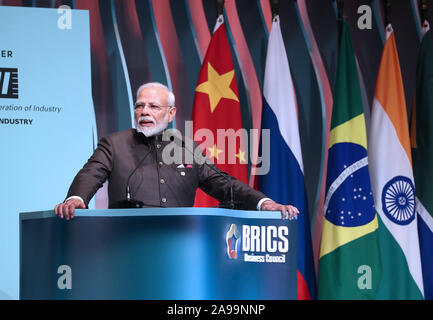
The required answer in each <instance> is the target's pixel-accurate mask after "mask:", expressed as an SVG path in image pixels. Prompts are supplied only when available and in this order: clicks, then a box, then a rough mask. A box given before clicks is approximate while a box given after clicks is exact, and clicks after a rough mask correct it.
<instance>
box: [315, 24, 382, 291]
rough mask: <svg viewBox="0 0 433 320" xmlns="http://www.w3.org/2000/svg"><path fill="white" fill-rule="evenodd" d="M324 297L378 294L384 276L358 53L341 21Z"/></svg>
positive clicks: (321, 260)
mask: <svg viewBox="0 0 433 320" xmlns="http://www.w3.org/2000/svg"><path fill="white" fill-rule="evenodd" d="M324 215H325V216H324V222H323V232H322V241H321V247H320V257H319V279H318V283H319V299H373V298H375V296H376V292H377V288H378V284H379V281H380V277H381V263H380V251H379V243H378V233H377V229H378V220H377V214H376V211H375V208H374V201H373V193H372V191H371V184H370V177H369V171H368V157H367V137H366V127H365V119H364V111H363V106H362V98H361V90H360V85H359V79H358V70H357V66H356V60H355V54H354V51H353V45H352V40H351V37H350V33H349V28H348V26H347V24H346V22H345V21H342V22H341V39H340V47H339V57H338V66H337V78H336V83H335V87H334V105H333V110H332V120H331V132H330V141H329V149H328V168H327V178H326V197H325V205H324Z"/></svg>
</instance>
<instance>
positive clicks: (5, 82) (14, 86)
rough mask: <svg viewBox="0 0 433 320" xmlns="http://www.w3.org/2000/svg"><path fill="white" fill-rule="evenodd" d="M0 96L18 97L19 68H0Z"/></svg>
mask: <svg viewBox="0 0 433 320" xmlns="http://www.w3.org/2000/svg"><path fill="white" fill-rule="evenodd" d="M0 98H8V99H18V69H17V68H0Z"/></svg>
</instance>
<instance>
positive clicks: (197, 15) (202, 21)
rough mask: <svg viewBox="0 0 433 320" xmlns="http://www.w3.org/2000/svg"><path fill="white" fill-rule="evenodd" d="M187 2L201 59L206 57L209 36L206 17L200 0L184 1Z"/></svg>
mask: <svg viewBox="0 0 433 320" xmlns="http://www.w3.org/2000/svg"><path fill="white" fill-rule="evenodd" d="M185 1H188V6H189V11H190V14H191V21H192V24H193V26H194V30H195V34H196V36H197V42H198V45H199V47H200V53H201V57H202V58H203V57H204V56H205V55H206V51H207V47H208V46H209V42H210V38H211V34H210V31H209V28H208V27H206V26H207V20H206V15H205V12H204V8H203V3H202V1H201V0H185Z"/></svg>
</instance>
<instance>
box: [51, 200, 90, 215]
mask: <svg viewBox="0 0 433 320" xmlns="http://www.w3.org/2000/svg"><path fill="white" fill-rule="evenodd" d="M75 209H86V205H85V203H84V202H83V201H81V200H79V199H75V198H74V199H69V200H68V201H66V202H63V203H60V204H58V205H56V206H55V208H54V213H55V214H56V215H57V216H60V218H61V219H63V217H65V218H66V220H69V219H72V218H73V217H74V211H75Z"/></svg>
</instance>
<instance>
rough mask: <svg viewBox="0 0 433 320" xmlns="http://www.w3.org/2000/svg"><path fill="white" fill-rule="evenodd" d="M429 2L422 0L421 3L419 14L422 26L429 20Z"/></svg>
mask: <svg viewBox="0 0 433 320" xmlns="http://www.w3.org/2000/svg"><path fill="white" fill-rule="evenodd" d="M427 9H428V0H421V1H420V2H419V14H420V17H421V25H423V24H424V22H425V20H426V19H427Z"/></svg>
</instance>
